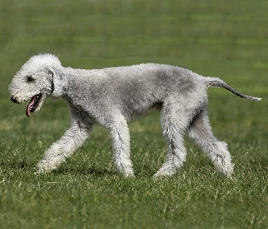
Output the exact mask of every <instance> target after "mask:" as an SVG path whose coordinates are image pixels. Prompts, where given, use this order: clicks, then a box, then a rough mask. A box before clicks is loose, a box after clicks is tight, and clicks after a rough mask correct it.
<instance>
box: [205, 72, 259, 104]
mask: <svg viewBox="0 0 268 229" xmlns="http://www.w3.org/2000/svg"><path fill="white" fill-rule="evenodd" d="M204 78H205V84H206V86H207V87H223V88H225V89H227V90H228V91H230V92H232V93H234V94H235V95H237V96H239V97H241V98H243V99H249V100H254V101H261V99H262V98H258V97H253V96H249V95H245V94H242V93H240V92H239V91H237V90H235V89H234V88H232V87H231V86H229V85H228V84H227V83H225V82H224V81H223V80H221V79H219V78H214V77H204Z"/></svg>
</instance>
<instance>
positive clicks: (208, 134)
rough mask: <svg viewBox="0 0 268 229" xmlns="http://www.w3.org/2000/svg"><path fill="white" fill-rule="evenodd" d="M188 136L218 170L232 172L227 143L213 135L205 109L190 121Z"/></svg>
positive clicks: (227, 173)
mask: <svg viewBox="0 0 268 229" xmlns="http://www.w3.org/2000/svg"><path fill="white" fill-rule="evenodd" d="M189 137H190V138H191V139H193V140H194V141H195V142H196V143H197V145H199V146H200V147H201V149H202V150H203V151H204V152H205V153H206V154H207V155H208V157H209V158H210V159H211V160H212V162H213V164H214V166H215V168H216V169H217V170H218V171H219V172H222V173H223V174H225V175H227V176H229V175H231V174H232V173H233V164H232V162H231V155H230V153H229V151H228V149H227V144H226V143H225V142H221V141H219V140H218V139H217V138H216V137H214V135H213V133H212V130H211V127H210V124H209V118H208V115H207V110H206V109H204V110H203V111H202V112H201V113H200V114H199V115H198V116H197V117H196V118H195V119H194V121H193V122H192V124H191V126H190V128H189Z"/></svg>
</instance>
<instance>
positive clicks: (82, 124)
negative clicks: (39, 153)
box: [36, 109, 92, 174]
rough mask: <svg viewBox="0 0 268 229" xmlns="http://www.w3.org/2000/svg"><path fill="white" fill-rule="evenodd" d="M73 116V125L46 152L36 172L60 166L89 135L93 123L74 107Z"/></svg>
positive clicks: (47, 170)
mask: <svg viewBox="0 0 268 229" xmlns="http://www.w3.org/2000/svg"><path fill="white" fill-rule="evenodd" d="M71 117H72V124H71V127H70V128H69V129H68V130H67V131H66V132H65V133H64V135H63V136H62V137H61V138H60V139H59V140H58V141H57V142H55V143H53V144H52V146H51V147H50V148H49V149H48V150H47V151H46V152H45V154H44V157H43V159H42V160H41V161H40V162H39V163H38V165H37V172H36V174H41V173H49V172H51V171H53V170H55V169H56V168H58V167H59V166H60V165H61V164H62V163H63V162H64V161H65V159H66V158H68V157H70V156H71V155H72V154H73V152H74V151H75V150H76V149H77V148H79V147H80V146H81V145H82V144H83V143H84V141H85V140H86V139H87V138H88V137H89V135H90V133H91V130H92V124H89V122H86V120H83V118H82V117H79V113H77V114H76V113H75V112H74V111H72V109H71ZM87 121H88V120H87Z"/></svg>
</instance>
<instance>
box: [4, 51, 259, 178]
mask: <svg viewBox="0 0 268 229" xmlns="http://www.w3.org/2000/svg"><path fill="white" fill-rule="evenodd" d="M210 86H214V87H223V88H225V89H227V90H229V91H231V92H232V93H234V94H236V95H238V96H240V97H242V98H245V99H250V100H255V101H259V100H261V98H257V97H251V96H248V95H244V94H242V93H240V92H238V91H236V90H235V89H234V88H232V87H230V86H229V85H227V84H226V83H225V82H223V81H222V80H220V79H218V78H212V77H203V76H201V75H198V74H196V73H194V72H192V71H190V70H188V69H185V68H181V67H177V66H171V65H164V64H140V65H133V66H127V67H113V68H104V69H93V70H84V69H73V68H70V67H63V66H62V65H61V62H60V61H59V59H58V58H57V57H56V56H55V55H52V54H39V55H36V56H33V57H31V58H30V59H29V60H28V61H27V62H26V63H25V64H24V65H23V66H22V68H21V69H20V70H19V72H17V74H16V75H15V76H14V78H13V80H12V82H11V84H10V86H9V92H10V94H11V100H12V101H13V102H15V103H24V102H26V101H27V100H30V103H29V104H28V106H27V108H26V114H27V116H30V114H31V113H32V112H36V111H38V110H39V109H40V108H41V106H42V104H43V102H44V100H45V99H46V98H47V97H52V98H63V99H65V100H67V102H68V105H69V110H70V115H71V127H70V128H69V129H68V130H67V131H66V132H65V133H64V135H63V136H62V137H61V138H60V139H59V140H58V141H56V142H55V143H53V144H52V146H51V147H50V148H49V149H48V150H47V151H46V152H45V155H44V157H43V159H42V160H41V161H40V162H39V164H38V165H37V172H36V173H37V174H39V173H47V172H51V171H52V170H54V169H56V168H58V167H59V165H60V164H62V163H63V162H64V161H65V159H66V158H67V157H70V156H71V155H72V154H73V152H74V151H75V150H76V149H77V148H78V147H80V146H81V145H82V144H83V142H84V141H85V140H86V139H87V138H88V137H89V136H90V133H91V131H92V128H93V125H94V124H96V123H97V124H100V125H101V126H103V127H104V128H106V129H107V130H108V131H109V132H110V135H111V139H112V145H113V159H114V163H115V166H116V168H117V169H118V170H119V172H121V173H122V174H124V175H125V176H133V175H134V173H133V168H132V161H131V159H130V136H129V130H128V125H127V122H128V121H131V120H133V119H135V118H137V117H139V116H141V115H144V114H146V113H147V112H148V111H149V110H150V109H152V108H155V107H157V108H160V109H161V124H162V129H163V135H164V136H165V138H166V141H167V155H166V161H165V162H164V164H163V165H162V167H161V168H160V169H159V170H158V172H157V173H156V174H155V176H171V175H173V174H174V173H175V172H176V170H177V169H178V168H180V167H181V166H182V164H183V162H184V161H185V159H186V149H185V147H184V144H183V141H184V134H185V133H188V134H189V136H190V138H191V139H193V140H194V141H195V142H196V143H197V144H198V145H199V146H200V147H201V149H202V150H203V151H204V152H205V153H206V154H207V155H208V157H210V158H211V160H212V162H213V163H214V166H215V168H216V169H217V170H218V171H219V172H222V173H223V174H225V175H227V176H228V175H231V174H232V172H233V164H232V162H231V156H230V153H229V152H228V149H227V144H226V143H225V142H222V141H219V140H218V139H217V138H216V137H214V135H213V134H212V130H211V127H210V124H209V118H208V112H207V105H208V98H207V93H206V90H207V88H208V87H210Z"/></svg>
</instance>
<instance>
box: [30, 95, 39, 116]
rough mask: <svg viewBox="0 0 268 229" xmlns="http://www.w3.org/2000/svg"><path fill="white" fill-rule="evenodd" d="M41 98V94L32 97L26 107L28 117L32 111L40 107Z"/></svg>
mask: <svg viewBox="0 0 268 229" xmlns="http://www.w3.org/2000/svg"><path fill="white" fill-rule="evenodd" d="M41 98H42V95H41V94H38V95H35V96H33V97H32V98H31V101H30V102H29V104H28V106H27V108H26V115H27V116H28V117H30V115H31V113H33V112H35V110H36V109H37V108H38V106H39V103H40V100H41Z"/></svg>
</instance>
